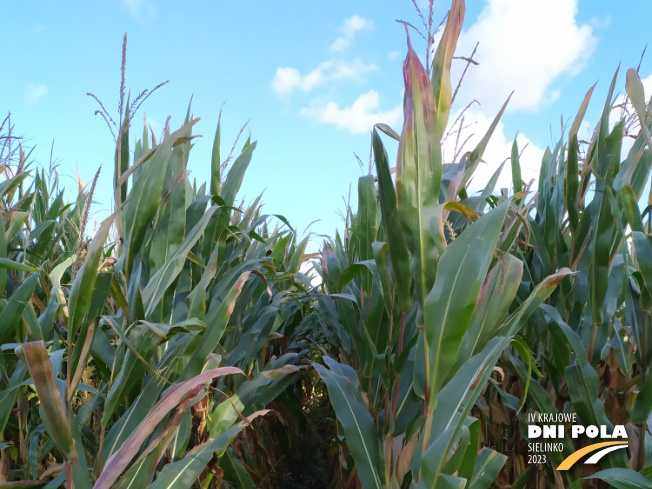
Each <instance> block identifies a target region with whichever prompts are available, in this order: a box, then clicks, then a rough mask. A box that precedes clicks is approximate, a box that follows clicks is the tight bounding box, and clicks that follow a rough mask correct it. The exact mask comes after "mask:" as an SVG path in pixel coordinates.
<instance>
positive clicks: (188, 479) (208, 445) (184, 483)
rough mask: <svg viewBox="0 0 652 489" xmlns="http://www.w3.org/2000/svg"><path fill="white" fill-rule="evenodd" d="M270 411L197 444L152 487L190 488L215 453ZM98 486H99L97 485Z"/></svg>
mask: <svg viewBox="0 0 652 489" xmlns="http://www.w3.org/2000/svg"><path fill="white" fill-rule="evenodd" d="M267 412H268V411H266V410H262V411H257V412H256V413H254V414H252V415H251V416H249V417H248V418H247V420H246V421H243V422H240V423H238V424H237V425H235V426H232V427H231V428H229V429H228V430H227V431H225V432H224V433H222V434H221V435H220V436H218V437H217V438H215V439H214V440H209V441H207V442H205V443H203V444H201V445H198V446H196V447H195V448H193V449H192V450H191V451H190V452H188V453H187V454H186V456H185V457H184V458H182V459H181V460H179V461H178V462H173V463H170V464H166V465H165V467H163V470H162V471H161V474H160V475H159V476H158V477H157V478H156V480H155V481H154V482H153V483H152V484H150V486H149V488H150V489H190V488H191V487H192V486H193V485H194V484H195V483H196V482H197V478H198V477H199V475H200V474H201V473H202V471H203V470H204V469H205V468H206V465H208V462H210V460H211V458H213V455H214V454H216V453H217V454H219V455H221V454H222V453H224V451H225V450H226V449H227V447H228V446H229V445H230V444H231V442H232V441H233V440H234V439H235V437H236V436H238V434H240V432H241V431H242V430H243V429H244V428H246V427H247V426H249V425H250V423H251V421H253V420H254V419H255V418H257V417H258V416H261V415H264V414H266V413H267ZM95 489H99V488H97V486H96V487H95Z"/></svg>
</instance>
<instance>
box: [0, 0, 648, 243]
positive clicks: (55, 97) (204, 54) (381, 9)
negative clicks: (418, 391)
mask: <svg viewBox="0 0 652 489" xmlns="http://www.w3.org/2000/svg"><path fill="white" fill-rule="evenodd" d="M417 1H418V2H419V4H420V5H422V4H423V3H424V2H423V0H417ZM448 6H449V4H448V3H446V2H436V3H435V14H434V19H435V23H438V22H439V20H440V19H441V18H442V17H443V15H444V14H445V11H446V9H447V8H448ZM651 14H652V3H650V2H649V0H631V1H628V2H613V1H607V0H579V1H577V0H469V1H468V4H467V12H466V18H465V24H464V30H463V33H462V36H461V39H460V43H459V46H458V52H457V54H458V55H462V56H468V55H470V53H471V51H472V49H473V47H474V46H475V43H476V42H479V43H480V46H479V48H478V52H477V54H476V56H475V59H477V60H478V61H479V62H480V66H478V67H473V68H472V69H471V70H470V71H469V73H468V74H467V77H466V79H465V83H464V84H463V86H462V90H461V91H460V94H459V96H458V99H457V101H456V104H455V106H454V108H453V115H452V117H451V122H452V121H453V120H455V117H456V114H457V113H459V111H460V109H461V108H463V107H464V106H466V104H467V103H468V102H469V101H470V100H472V99H474V98H475V99H477V100H478V101H479V102H480V104H474V105H473V106H472V109H470V110H469V111H468V112H467V114H466V116H465V125H466V123H474V124H473V125H472V126H471V127H470V128H469V129H467V131H466V134H467V135H469V136H471V139H470V140H469V146H468V147H467V148H465V149H472V148H473V143H474V142H475V141H477V139H478V138H479V137H481V135H482V134H483V132H484V130H485V128H486V126H487V125H488V124H489V122H490V121H491V119H492V118H493V117H494V115H495V114H496V112H497V111H498V109H499V107H500V106H501V105H502V103H503V102H504V100H505V99H506V97H507V95H508V94H509V93H510V92H511V91H512V90H516V92H515V95H514V97H513V98H512V101H511V102H510V105H509V107H508V110H507V112H506V113H505V115H504V117H503V119H502V123H501V125H500V126H499V127H498V131H497V133H496V134H495V138H494V140H493V142H492V143H491V145H490V147H489V148H488V150H487V153H486V155H485V158H484V159H485V160H486V162H487V165H484V166H483V170H482V171H483V172H484V173H483V174H482V175H480V176H479V179H480V180H481V179H483V178H484V177H485V174H486V177H487V178H488V176H489V175H490V174H491V173H493V171H494V170H495V169H496V168H497V167H498V165H499V164H500V163H501V162H502V161H503V160H504V159H505V158H507V157H508V156H509V149H510V146H511V141H512V140H513V138H514V137H515V135H516V134H517V133H518V134H519V142H520V143H521V144H522V145H523V144H526V143H527V144H528V145H529V146H528V148H527V149H526V151H525V153H524V155H523V160H524V165H525V167H526V168H525V170H524V176H525V177H533V176H535V175H536V172H537V169H538V162H539V161H540V156H541V153H542V151H543V149H545V147H546V146H548V145H550V144H552V141H553V139H556V138H557V137H558V136H559V134H560V129H559V127H560V117H561V116H563V117H564V118H565V119H572V118H573V117H574V115H575V112H576V111H577V108H578V107H579V104H580V102H581V100H582V97H583V96H584V93H586V91H587V90H588V89H589V87H590V86H591V85H592V84H593V83H595V82H596V81H598V82H599V83H598V86H597V88H596V92H595V94H594V98H593V100H592V103H591V105H590V107H589V111H588V113H587V118H586V119H587V121H588V124H586V125H585V127H584V128H583V130H584V131H585V135H586V134H588V131H589V126H592V125H593V123H595V121H596V120H597V117H598V113H599V111H600V109H601V107H602V105H603V103H604V96H605V93H606V90H607V87H608V83H609V81H610V80H611V77H612V75H613V73H614V71H615V69H616V67H617V66H618V64H619V63H620V64H621V65H622V68H621V76H620V77H619V84H618V90H619V91H624V88H623V87H624V73H625V71H626V69H627V68H629V67H635V66H636V65H637V64H638V61H639V58H640V55H641V52H642V50H643V48H644V46H645V44H646V43H647V42H648V41H649V40H650V39H649V37H650V36H649V34H648V33H649V29H648V21H649V19H650V18H651ZM0 18H3V19H4V22H2V27H1V28H0V42H1V43H2V46H4V48H3V49H2V51H0V60H1V62H2V70H0V115H5V114H6V113H7V112H8V111H11V114H12V121H13V123H14V124H15V126H16V130H17V132H18V133H20V134H22V135H24V136H25V137H26V138H27V139H28V144H32V145H33V144H35V145H36V150H35V151H34V153H33V159H34V160H35V162H36V164H40V165H46V166H47V163H48V161H49V154H50V148H51V145H52V142H53V141H54V156H55V158H57V159H58V160H59V161H60V162H61V166H60V168H59V172H60V173H61V174H62V177H61V178H62V182H63V183H64V184H66V185H68V186H70V187H71V189H73V190H72V191H71V197H72V193H73V192H74V191H75V190H74V188H75V185H76V184H75V182H76V177H77V175H78V174H79V176H80V177H81V178H82V180H83V181H85V182H89V181H90V180H91V179H92V177H93V175H94V173H95V171H96V170H97V168H98V167H99V166H100V165H102V173H101V177H100V182H101V185H100V188H99V192H98V193H97V195H96V200H98V201H99V203H98V204H97V206H96V207H95V209H96V211H97V216H98V217H99V218H101V216H103V215H105V212H106V211H108V210H109V209H110V205H111V182H112V171H113V170H112V168H113V140H112V137H111V134H110V133H109V131H108V129H107V127H106V125H105V123H104V121H103V120H102V119H101V118H100V117H98V116H94V115H93V113H94V111H95V110H96V108H97V106H96V103H95V101H94V100H92V99H91V98H90V97H87V96H86V92H89V91H90V92H93V93H94V94H96V95H97V96H98V97H99V98H100V99H101V100H102V101H103V102H104V104H105V105H106V107H107V109H108V110H109V111H110V112H111V113H112V114H113V115H114V116H115V114H116V111H117V99H118V91H119V83H120V56H121V43H122V36H123V33H125V32H126V33H127V34H128V37H129V42H128V52H127V86H128V87H129V88H131V90H132V93H138V92H139V91H141V90H143V89H146V88H152V87H153V86H155V85H156V84H157V83H160V82H162V81H165V80H169V81H170V82H169V84H168V85H166V86H165V87H163V88H162V89H160V90H159V91H158V92H156V93H155V94H154V95H152V97H151V98H150V99H149V100H148V101H147V102H146V103H145V105H144V106H143V108H142V109H141V110H140V112H139V114H138V115H137V119H136V123H135V124H134V127H133V129H134V130H133V132H132V134H140V132H141V127H142V117H143V115H144V113H146V114H147V121H148V124H151V126H152V128H153V129H154V131H155V133H156V134H159V133H160V132H161V130H162V127H163V125H164V123H165V120H166V118H167V117H168V115H169V116H171V118H172V119H171V126H172V129H175V128H176V127H177V126H178V125H179V124H180V123H182V121H183V118H184V117H185V113H186V109H187V106H188V103H189V101H190V98H191V96H192V97H193V104H192V112H193V114H194V115H195V116H198V117H201V121H200V122H199V123H198V124H197V125H196V126H195V127H196V130H195V134H201V135H202V136H203V137H202V138H201V139H197V140H196V141H195V148H194V149H193V151H192V152H191V155H190V164H189V170H190V171H191V178H196V179H197V180H198V181H199V182H202V181H205V180H207V179H208V178H209V168H210V152H211V146H212V140H213V136H214V132H215V127H216V123H217V117H218V113H219V111H220V108H221V107H223V116H222V122H223V141H224V144H223V152H226V153H228V150H229V149H230V148H231V145H232V142H233V140H234V138H235V137H236V135H237V133H238V132H239V130H240V128H241V127H242V125H243V124H244V123H245V122H247V121H249V124H248V126H247V129H245V137H246V136H247V135H248V134H249V131H251V136H252V139H253V140H257V141H258V147H257V149H256V151H255V152H254V158H253V161H252V164H251V167H250V170H249V172H248V174H247V176H246V177H245V182H244V185H243V188H242V191H241V196H243V195H244V196H246V197H247V198H253V197H255V196H257V195H258V194H260V193H261V192H264V197H263V201H264V202H265V211H266V212H267V213H273V214H283V215H285V216H286V217H287V218H288V219H289V220H290V222H291V223H292V224H293V225H294V226H295V227H296V228H297V229H298V230H299V231H300V232H301V233H303V232H304V230H305V229H306V227H307V226H308V225H309V224H310V223H311V222H312V221H314V220H316V219H320V221H319V222H317V223H315V224H313V225H312V227H311V228H310V230H311V231H313V232H315V233H322V234H328V235H332V234H333V233H334V231H335V228H336V227H339V228H340V229H341V228H342V222H341V219H340V217H339V212H341V211H342V210H343V209H344V202H343V197H344V198H346V197H347V196H348V194H349V187H351V189H352V191H351V198H352V201H353V203H355V193H356V192H355V187H356V182H357V179H358V177H359V176H360V175H362V174H363V173H366V171H367V164H368V160H369V129H370V128H371V126H372V124H373V123H375V122H385V123H389V124H390V125H392V126H393V127H394V128H395V129H396V130H397V131H399V132H400V126H401V100H402V73H401V68H402V61H403V59H404V57H405V54H406V41H405V31H404V29H403V26H402V25H400V24H398V23H396V22H395V20H396V19H404V20H406V21H409V22H411V23H413V24H414V25H417V26H419V25H420V19H419V17H418V16H417V14H416V12H415V10H414V8H413V6H412V3H411V2H410V1H409V0H394V1H389V0H382V1H378V0H376V1H366V0H364V1H356V2H351V1H340V0H333V1H331V2H321V3H318V2H290V1H287V0H285V1H282V0H280V1H274V2H271V1H262V0H261V1H249V2H243V3H241V2H209V1H195V2H184V3H183V4H182V3H180V2H171V1H165V2H163V1H162V2H154V1H152V0H123V1H118V0H113V1H108V0H100V1H94V2H80V1H69V2H55V1H54V0H43V1H39V2H30V3H29V5H27V4H25V3H24V2H15V1H9V0H0ZM412 40H413V45H414V47H415V49H417V50H418V52H420V53H422V54H424V55H425V45H424V42H423V41H422V40H421V39H420V38H419V37H418V35H417V34H416V33H412ZM651 56H652V52H650V53H649V54H648V55H647V56H646V57H645V58H644V60H643V64H642V66H641V72H640V74H641V78H644V79H646V83H645V85H646V88H647V89H648V92H647V93H648V96H649V91H650V90H651V89H652V76H651V74H652V61H651ZM424 57H425V56H424ZM462 68H463V62H462V61H457V62H456V64H455V65H454V70H453V71H454V73H453V74H454V77H459V74H460V73H461V69H462ZM241 142H243V141H241ZM458 149H459V148H458ZM388 151H389V153H390V155H395V151H396V146H395V145H392V144H391V143H389V142H388ZM454 152H455V147H454V138H452V137H451V138H450V139H449V140H448V142H447V143H446V144H445V145H444V153H445V158H446V161H450V160H451V159H452V157H453V154H454ZM354 153H355V154H357V155H358V156H359V157H360V159H361V160H362V161H363V163H364V166H363V168H362V169H361V168H360V166H359V164H358V162H357V161H356V158H355V156H354ZM507 182H509V172H508V171H505V174H504V176H503V178H502V179H501V183H504V184H505V185H507Z"/></svg>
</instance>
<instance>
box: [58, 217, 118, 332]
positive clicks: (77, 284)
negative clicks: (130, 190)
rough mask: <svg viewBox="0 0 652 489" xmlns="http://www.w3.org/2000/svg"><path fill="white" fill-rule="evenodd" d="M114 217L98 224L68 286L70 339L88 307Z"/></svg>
mask: <svg viewBox="0 0 652 489" xmlns="http://www.w3.org/2000/svg"><path fill="white" fill-rule="evenodd" d="M114 218H115V213H114V214H113V215H111V216H109V217H108V218H106V219H105V220H104V222H103V223H102V225H101V226H100V229H99V231H98V232H97V234H96V235H95V237H94V238H93V241H91V242H90V244H89V245H88V250H87V253H86V259H85V261H84V264H83V265H82V267H81V268H80V269H79V272H77V275H76V276H75V280H74V281H73V283H72V286H71V287H70V295H69V297H68V308H69V310H70V316H69V320H68V335H69V339H70V340H71V341H72V340H73V339H75V338H76V337H77V335H78V334H79V329H80V328H81V326H82V320H83V319H84V316H86V313H87V312H88V309H89V308H90V305H91V297H92V296H93V288H94V287H95V281H96V279H97V268H98V266H99V264H100V258H101V257H102V250H103V248H104V243H105V242H106V238H107V236H108V235H109V230H110V229H111V225H112V224H113V219H114Z"/></svg>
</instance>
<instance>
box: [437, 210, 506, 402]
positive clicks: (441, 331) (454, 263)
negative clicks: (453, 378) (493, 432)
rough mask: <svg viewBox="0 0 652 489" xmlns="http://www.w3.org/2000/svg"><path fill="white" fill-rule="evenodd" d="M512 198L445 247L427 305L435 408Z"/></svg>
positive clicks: (455, 356)
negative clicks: (438, 394)
mask: <svg viewBox="0 0 652 489" xmlns="http://www.w3.org/2000/svg"><path fill="white" fill-rule="evenodd" d="M508 206H509V201H505V202H504V203H503V204H502V205H501V206H500V207H498V208H496V209H494V210H493V211H491V212H489V213H488V214H486V215H485V216H483V217H481V218H480V219H479V220H478V221H476V222H475V223H473V224H472V225H471V226H470V227H469V229H467V230H466V231H464V232H463V233H462V234H461V236H459V237H458V238H457V239H455V241H453V242H452V243H450V244H449V246H448V247H447V248H446V251H444V254H443V255H442V257H441V259H440V263H439V267H438V270H437V278H436V279H435V286H434V287H433V289H432V291H431V292H430V294H428V298H427V299H426V304H425V309H424V325H425V341H426V345H427V349H428V357H427V358H428V360H427V361H428V378H429V384H428V385H429V387H430V392H431V398H430V407H431V408H432V407H434V404H435V403H436V399H437V393H438V392H439V390H440V389H441V387H442V385H443V383H444V381H445V379H446V378H447V377H448V375H449V373H450V370H451V368H452V367H453V365H454V363H455V359H456V358H457V354H458V351H459V348H460V344H461V342H462V338H463V336H464V333H465V332H466V330H467V329H468V327H469V324H470V322H471V318H472V315H473V311H474V309H475V307H476V305H477V301H478V296H479V294H480V291H481V287H482V284H483V282H484V279H485V276H486V274H487V270H488V268H489V264H490V263H491V259H492V256H493V252H494V248H495V247H496V243H497V242H498V235H499V233H500V230H501V227H502V225H503V222H504V220H505V216H506V214H507V208H508Z"/></svg>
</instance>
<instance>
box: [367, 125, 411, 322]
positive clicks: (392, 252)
mask: <svg viewBox="0 0 652 489" xmlns="http://www.w3.org/2000/svg"><path fill="white" fill-rule="evenodd" d="M372 140H373V151H374V161H375V162H376V171H377V172H378V195H379V200H380V209H381V212H382V221H383V224H384V226H385V233H386V235H387V244H388V246H389V259H390V261H391V263H392V271H393V275H394V282H395V287H396V294H397V297H398V304H399V307H400V308H401V311H403V312H407V311H408V310H409V309H410V306H411V302H412V300H411V294H410V257H409V254H408V249H407V245H406V243H405V236H404V234H403V230H402V229H401V222H400V219H399V216H398V210H397V207H396V191H395V189H394V183H393V182H392V177H391V174H390V171H389V165H388V163H387V151H385V147H384V146H383V142H382V141H381V139H380V136H379V135H378V132H377V131H376V129H374V131H373V135H372Z"/></svg>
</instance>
